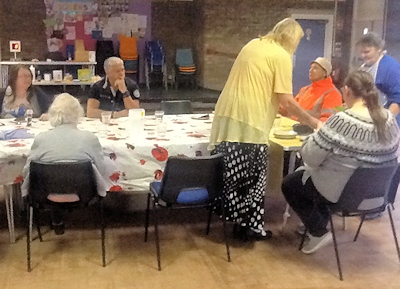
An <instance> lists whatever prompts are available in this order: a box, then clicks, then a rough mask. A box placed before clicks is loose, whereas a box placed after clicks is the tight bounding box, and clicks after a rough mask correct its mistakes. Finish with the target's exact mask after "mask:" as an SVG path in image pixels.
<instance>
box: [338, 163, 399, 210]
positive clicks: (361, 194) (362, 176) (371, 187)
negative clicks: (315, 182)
mask: <svg viewBox="0 0 400 289" xmlns="http://www.w3.org/2000/svg"><path fill="white" fill-rule="evenodd" d="M396 170H397V163H396V165H393V166H387V167H379V168H358V169H356V170H355V171H354V173H353V175H352V176H351V177H350V179H349V181H348V182H347V184H346V186H345V188H344V189H343V192H342V195H341V196H340V198H339V201H338V202H337V203H336V204H334V205H332V206H331V209H332V210H333V211H344V212H349V213H351V212H353V213H356V212H363V211H368V210H378V209H382V210H383V209H385V207H386V205H387V196H388V192H389V187H390V183H391V180H392V178H393V175H394V173H395V171H396Z"/></svg>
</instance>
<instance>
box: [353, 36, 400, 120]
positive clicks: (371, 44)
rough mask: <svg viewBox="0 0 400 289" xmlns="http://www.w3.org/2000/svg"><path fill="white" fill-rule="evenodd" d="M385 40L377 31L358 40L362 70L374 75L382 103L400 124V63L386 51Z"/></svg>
mask: <svg viewBox="0 0 400 289" xmlns="http://www.w3.org/2000/svg"><path fill="white" fill-rule="evenodd" d="M384 46H385V41H383V40H382V39H381V38H380V37H379V36H378V35H376V34H375V33H372V32H370V33H367V34H365V35H364V36H363V37H361V39H360V40H359V41H358V42H357V48H358V50H359V53H360V56H361V58H362V59H363V61H364V64H363V65H362V66H361V67H360V70H363V71H366V72H368V73H369V74H371V75H372V77H373V78H374V81H375V85H376V87H377V88H378V90H379V98H380V100H381V103H382V105H383V106H384V107H385V108H387V109H389V111H390V112H392V113H393V114H394V115H395V116H396V119H397V123H398V124H400V114H399V112H400V64H399V63H398V62H397V60H396V59H394V58H393V57H391V56H389V55H387V54H386V51H384Z"/></svg>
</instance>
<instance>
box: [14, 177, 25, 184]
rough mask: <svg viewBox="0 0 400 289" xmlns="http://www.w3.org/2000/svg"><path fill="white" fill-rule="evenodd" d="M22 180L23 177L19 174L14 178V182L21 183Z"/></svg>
mask: <svg viewBox="0 0 400 289" xmlns="http://www.w3.org/2000/svg"><path fill="white" fill-rule="evenodd" d="M23 180H24V178H23V177H22V176H21V175H19V176H18V177H16V178H15V180H14V184H18V183H22V181H23Z"/></svg>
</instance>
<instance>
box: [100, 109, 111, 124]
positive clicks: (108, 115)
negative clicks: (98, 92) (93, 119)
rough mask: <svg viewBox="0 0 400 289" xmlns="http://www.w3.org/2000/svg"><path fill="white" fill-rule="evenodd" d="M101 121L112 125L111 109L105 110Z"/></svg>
mask: <svg viewBox="0 0 400 289" xmlns="http://www.w3.org/2000/svg"><path fill="white" fill-rule="evenodd" d="M101 122H102V123H103V124H105V125H110V122H111V111H103V112H102V113H101Z"/></svg>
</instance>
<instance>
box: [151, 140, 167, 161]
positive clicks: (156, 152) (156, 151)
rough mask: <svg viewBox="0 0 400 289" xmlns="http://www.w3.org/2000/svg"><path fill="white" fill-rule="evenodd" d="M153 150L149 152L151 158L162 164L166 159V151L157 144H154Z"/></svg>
mask: <svg viewBox="0 0 400 289" xmlns="http://www.w3.org/2000/svg"><path fill="white" fill-rule="evenodd" d="M154 146H155V148H153V149H152V150H151V154H152V155H153V157H154V158H155V159H156V160H157V161H159V162H164V161H166V160H167V159H168V151H167V150H166V149H165V148H163V147H160V146H158V145H157V144H154Z"/></svg>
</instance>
